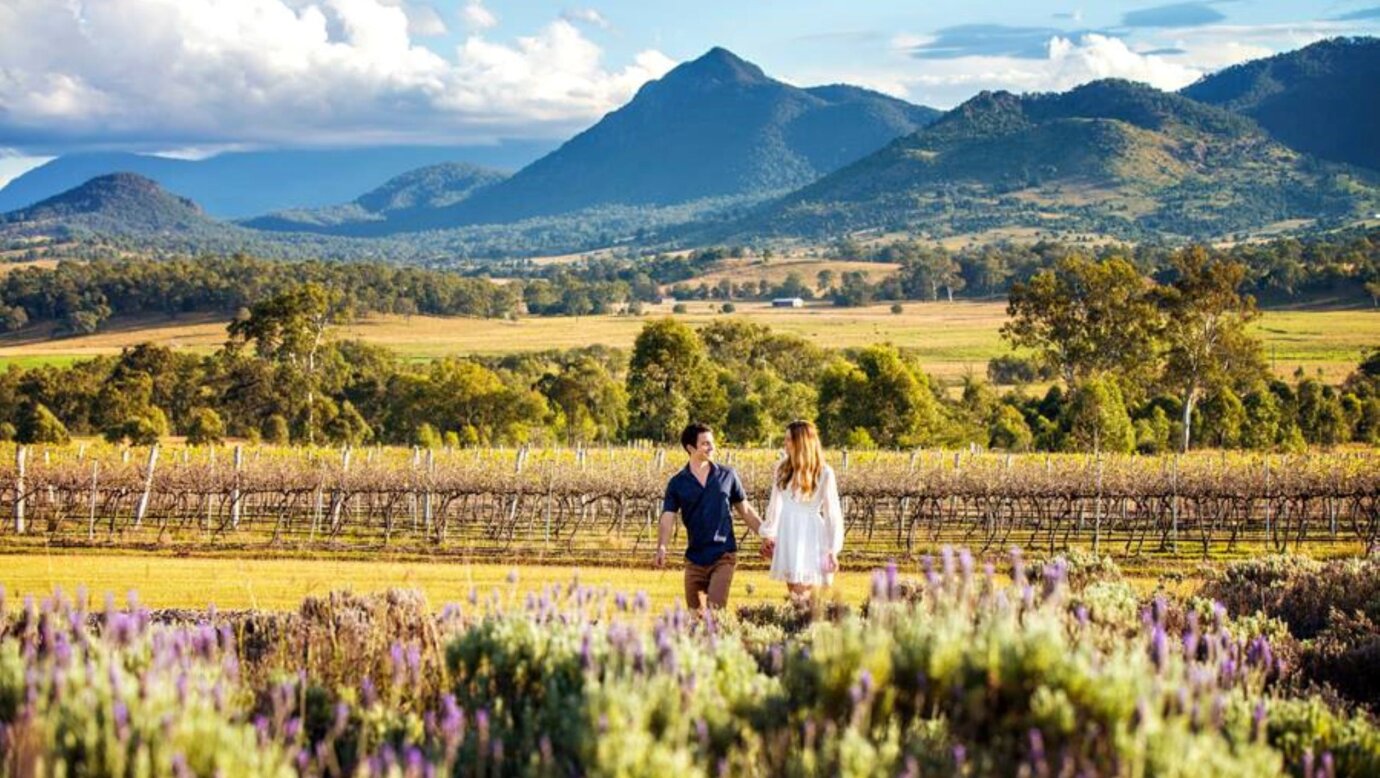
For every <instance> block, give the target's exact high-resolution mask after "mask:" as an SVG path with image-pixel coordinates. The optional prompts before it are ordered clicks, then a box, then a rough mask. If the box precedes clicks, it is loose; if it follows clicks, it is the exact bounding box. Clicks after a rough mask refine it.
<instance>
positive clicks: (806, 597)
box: [786, 583, 815, 602]
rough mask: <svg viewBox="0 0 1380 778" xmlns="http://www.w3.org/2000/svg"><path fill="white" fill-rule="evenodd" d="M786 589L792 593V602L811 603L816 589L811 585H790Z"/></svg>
mask: <svg viewBox="0 0 1380 778" xmlns="http://www.w3.org/2000/svg"><path fill="white" fill-rule="evenodd" d="M786 589H787V591H789V592H790V598H791V601H792V602H809V601H810V599H811V598H812V597H813V596H814V590H815V587H813V586H811V585H810V584H803V583H788V584H786Z"/></svg>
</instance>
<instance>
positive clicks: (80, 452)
mask: <svg viewBox="0 0 1380 778" xmlns="http://www.w3.org/2000/svg"><path fill="white" fill-rule="evenodd" d="M77 461H78V462H84V461H86V444H85V443H79V444H77Z"/></svg>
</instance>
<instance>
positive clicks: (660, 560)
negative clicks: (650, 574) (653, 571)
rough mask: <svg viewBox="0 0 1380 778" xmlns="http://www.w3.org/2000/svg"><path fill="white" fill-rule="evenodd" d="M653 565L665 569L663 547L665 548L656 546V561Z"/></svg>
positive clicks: (664, 549) (664, 550)
mask: <svg viewBox="0 0 1380 778" xmlns="http://www.w3.org/2000/svg"><path fill="white" fill-rule="evenodd" d="M654 564H655V565H656V566H657V567H658V568H662V567H665V566H666V547H665V546H657V547H656V561H655V562H654Z"/></svg>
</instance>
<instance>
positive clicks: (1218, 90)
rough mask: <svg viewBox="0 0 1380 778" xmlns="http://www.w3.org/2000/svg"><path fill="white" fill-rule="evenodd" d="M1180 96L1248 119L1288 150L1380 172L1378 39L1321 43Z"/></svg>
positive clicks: (1222, 75) (1239, 69)
mask: <svg viewBox="0 0 1380 778" xmlns="http://www.w3.org/2000/svg"><path fill="white" fill-rule="evenodd" d="M1181 94H1183V95H1184V96H1185V97H1190V98H1192V99H1194V100H1198V101H1201V102H1204V103H1209V104H1211V105H1217V106H1221V107H1223V108H1227V109H1230V110H1232V111H1236V112H1238V113H1242V114H1245V115H1246V116H1249V117H1251V118H1253V119H1255V120H1256V121H1257V122H1259V123H1260V125H1261V126H1262V127H1264V128H1265V129H1266V130H1268V131H1269V132H1270V133H1271V134H1272V135H1274V136H1275V137H1276V138H1278V139H1279V140H1280V141H1282V142H1283V143H1284V144H1286V145H1287V146H1289V147H1290V148H1293V149H1296V150H1298V151H1302V152H1305V153H1308V154H1313V155H1316V156H1318V157H1322V158H1323V159H1328V160H1332V161H1334V162H1347V163H1351V164H1353V165H1362V166H1364V167H1369V168H1372V169H1375V170H1380V143H1378V142H1376V128H1377V127H1380V100H1377V99H1376V95H1377V94H1380V39H1377V38H1333V39H1331V40H1326V41H1320V42H1318V43H1315V44H1313V45H1311V46H1306V47H1304V48H1302V49H1298V50H1297V51H1290V52H1287V53H1284V54H1279V55H1277V56H1273V57H1268V58H1266V59H1258V60H1254V61H1251V62H1247V63H1245V64H1242V65H1237V66H1235V67H1230V68H1227V69H1225V70H1222V71H1220V72H1218V73H1214V74H1212V75H1210V76H1206V77H1205V78H1203V79H1201V80H1199V81H1198V82H1197V83H1195V84H1193V85H1191V86H1188V87H1186V88H1185V89H1184V90H1183V91H1182V92H1181ZM1367 95H1370V96H1369V97H1367Z"/></svg>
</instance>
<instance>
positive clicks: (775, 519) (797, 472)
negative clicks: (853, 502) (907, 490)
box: [761, 421, 843, 600]
mask: <svg viewBox="0 0 1380 778" xmlns="http://www.w3.org/2000/svg"><path fill="white" fill-rule="evenodd" d="M774 476H775V477H774V478H773V479H772V490H771V499H770V500H768V501H767V515H766V517H765V518H764V519H763V521H762V529H761V532H762V537H763V538H767V539H769V540H772V541H773V542H774V543H775V548H774V551H773V553H772V558H771V573H770V575H771V578H772V579H773V580H776V581H785V582H786V588H787V589H789V590H790V595H791V599H797V600H804V599H808V598H809V597H810V596H811V595H812V594H813V592H814V587H816V586H820V585H823V586H828V585H830V584H831V583H832V582H833V578H834V572H835V571H836V570H838V565H839V563H838V555H839V551H841V550H842V549H843V510H842V509H841V508H840V507H839V489H838V482H837V479H835V477H834V469H833V468H831V467H829V466H828V465H826V464H824V449H823V448H822V447H821V446H820V444H819V432H818V431H816V430H815V425H813V424H811V423H810V422H808V421H793V422H791V423H790V424H789V425H788V426H787V427H786V456H785V457H784V458H782V460H781V461H780V462H778V463H777V465H776V468H775V472H774Z"/></svg>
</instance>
